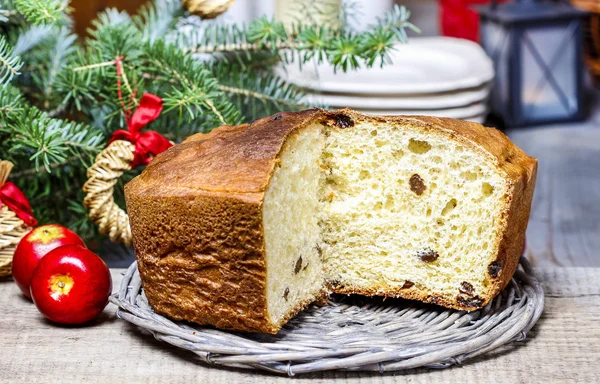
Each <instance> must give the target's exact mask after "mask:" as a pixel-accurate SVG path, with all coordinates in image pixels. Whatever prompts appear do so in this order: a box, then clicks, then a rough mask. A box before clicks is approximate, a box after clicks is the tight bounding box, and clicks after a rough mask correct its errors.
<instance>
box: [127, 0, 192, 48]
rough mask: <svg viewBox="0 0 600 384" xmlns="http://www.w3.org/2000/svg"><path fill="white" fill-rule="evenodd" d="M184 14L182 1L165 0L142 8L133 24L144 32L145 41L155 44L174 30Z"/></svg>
mask: <svg viewBox="0 0 600 384" xmlns="http://www.w3.org/2000/svg"><path fill="white" fill-rule="evenodd" d="M183 14H184V11H183V9H182V7H181V1H180V0H164V1H160V2H155V3H148V4H146V5H144V6H142V8H141V9H140V10H139V12H138V15H137V16H134V18H133V22H134V23H135V24H136V25H137V27H138V29H139V30H140V31H141V32H142V36H143V40H144V41H147V42H150V43H154V42H156V41H157V40H159V39H163V38H164V37H165V36H166V35H167V33H168V32H169V31H171V30H173V28H174V27H175V24H176V23H177V20H178V18H179V17H181V16H183Z"/></svg>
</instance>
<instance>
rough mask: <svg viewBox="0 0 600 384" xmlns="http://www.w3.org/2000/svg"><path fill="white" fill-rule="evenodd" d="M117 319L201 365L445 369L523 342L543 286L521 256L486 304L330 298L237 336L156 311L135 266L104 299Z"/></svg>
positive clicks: (280, 369) (293, 370)
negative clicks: (272, 330)
mask: <svg viewBox="0 0 600 384" xmlns="http://www.w3.org/2000/svg"><path fill="white" fill-rule="evenodd" d="M110 301H111V302H112V303H114V304H116V305H117V306H118V307H119V308H118V309H117V316H118V317H119V318H121V319H124V320H126V321H129V322H131V323H133V324H135V325H137V326H139V327H141V328H144V329H146V330H148V331H150V332H151V333H152V334H153V335H154V336H155V337H156V338H157V339H158V340H162V341H165V342H167V343H169V344H172V345H174V346H176V347H179V348H183V349H187V350H190V351H192V352H194V353H195V354H197V355H198V356H199V357H200V358H201V359H202V360H203V361H204V362H206V363H208V364H217V365H224V366H231V367H237V368H251V369H262V370H267V371H271V372H276V373H281V374H287V375H290V376H293V375H295V374H300V373H308V372H317V371H327V370H352V371H378V372H387V371H401V370H406V369H411V368H417V367H428V368H446V367H449V366H452V365H455V364H461V363H463V362H464V361H465V360H468V359H471V358H473V357H475V356H478V355H481V354H484V353H487V352H490V351H491V350H494V349H497V348H498V347H500V346H503V345H505V344H507V343H511V342H513V341H521V340H524V339H525V336H526V334H527V332H528V331H529V330H530V329H531V328H532V327H533V325H534V324H535V323H536V321H537V320H538V319H539V317H540V315H541V314H542V311H543V309H544V291H543V289H542V286H541V284H540V283H539V282H538V280H537V279H536V278H535V277H534V275H533V273H532V270H531V267H530V265H529V263H528V262H527V260H526V259H525V258H521V262H520V267H519V269H518V270H517V272H516V273H515V276H514V278H513V279H512V281H511V282H510V284H509V285H508V287H507V288H506V289H505V290H504V291H503V292H502V293H501V294H500V295H498V297H496V298H495V299H494V300H493V301H492V302H491V303H490V304H488V305H487V306H486V307H484V308H482V309H480V310H478V311H474V312H470V313H469V312H463V311H456V310H449V309H444V308H440V307H436V306H430V305H424V304H419V303H415V302H411V301H404V300H396V299H388V300H382V299H378V298H365V297H360V296H341V295H335V296H333V297H332V298H331V299H330V301H329V303H328V304H327V305H324V306H318V305H312V306H310V307H309V308H308V309H307V310H305V311H303V312H301V313H300V314H299V315H298V316H296V317H295V318H294V319H292V320H291V321H290V322H289V323H288V324H286V325H285V327H284V328H283V329H282V330H281V331H280V332H279V333H278V334H277V335H263V334H250V333H236V332H228V331H221V330H218V329H214V328H210V327H201V326H195V325H194V326H192V325H191V324H189V323H184V322H173V321H171V320H169V319H167V318H165V317H163V316H160V315H157V314H155V313H154V312H153V311H152V309H151V308H150V306H149V305H148V301H147V300H146V297H145V295H144V293H143V289H142V286H141V281H140V276H139V274H138V270H137V264H136V263H133V264H132V265H131V266H130V267H129V269H128V270H127V272H126V273H125V276H124V278H123V281H122V283H121V286H120V288H119V291H118V292H117V293H116V294H114V295H113V296H111V298H110Z"/></svg>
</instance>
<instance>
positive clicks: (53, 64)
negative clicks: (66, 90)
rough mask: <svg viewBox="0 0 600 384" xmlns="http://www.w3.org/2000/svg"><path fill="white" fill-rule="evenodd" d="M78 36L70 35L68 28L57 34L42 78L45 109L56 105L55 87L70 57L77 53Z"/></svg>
mask: <svg viewBox="0 0 600 384" xmlns="http://www.w3.org/2000/svg"><path fill="white" fill-rule="evenodd" d="M76 38H77V36H75V35H73V34H71V33H69V31H68V30H67V29H66V28H61V29H60V30H59V31H58V33H57V34H56V38H55V39H54V44H53V46H52V49H51V50H50V52H49V53H50V55H49V57H48V58H47V62H48V66H47V68H45V70H44V71H43V73H42V74H41V76H40V80H41V86H42V87H41V88H42V91H43V96H44V108H46V109H47V108H49V107H50V105H55V104H56V102H53V100H52V99H53V97H54V95H53V87H54V84H55V82H56V80H57V78H58V76H59V74H60V72H61V71H63V70H64V69H65V67H66V66H67V63H68V61H69V59H70V56H71V55H72V54H73V53H74V52H75V49H76V47H75V46H74V43H75V40H76Z"/></svg>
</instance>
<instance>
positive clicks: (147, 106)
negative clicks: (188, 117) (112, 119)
mask: <svg viewBox="0 0 600 384" xmlns="http://www.w3.org/2000/svg"><path fill="white" fill-rule="evenodd" d="M162 108H163V101H162V99H161V98H160V97H158V96H156V95H153V94H151V93H144V94H143V95H142V100H140V105H139V106H138V108H137V109H136V110H135V112H134V113H133V115H131V117H128V118H127V128H128V130H127V131H126V130H123V129H119V130H117V131H115V132H114V133H113V135H112V138H111V139H110V141H109V142H108V143H109V144H110V143H112V142H113V141H115V140H127V141H129V142H131V143H133V144H135V153H134V157H133V162H132V163H131V168H135V167H137V166H138V165H146V164H148V163H150V160H152V157H154V156H156V155H158V154H159V153H161V152H163V151H166V150H167V149H169V148H170V147H171V146H172V145H173V144H171V143H170V142H169V140H167V138H166V137H164V136H163V135H161V134H160V133H158V132H155V131H146V132H141V130H142V129H143V128H144V127H145V126H146V125H147V124H148V123H149V122H151V121H153V120H155V119H156V118H157V117H158V115H160V113H161V111H162ZM126 116H127V114H126Z"/></svg>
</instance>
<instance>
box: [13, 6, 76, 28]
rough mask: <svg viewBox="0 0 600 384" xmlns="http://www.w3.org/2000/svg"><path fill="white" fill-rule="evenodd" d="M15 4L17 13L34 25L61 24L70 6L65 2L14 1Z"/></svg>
mask: <svg viewBox="0 0 600 384" xmlns="http://www.w3.org/2000/svg"><path fill="white" fill-rule="evenodd" d="M14 4H15V7H16V9H17V11H19V13H21V14H22V15H23V16H24V17H25V18H26V19H27V21H29V22H30V23H32V24H34V25H40V24H59V23H60V22H61V21H62V19H63V17H64V12H66V11H67V7H68V5H69V3H68V1H63V0H14Z"/></svg>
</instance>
